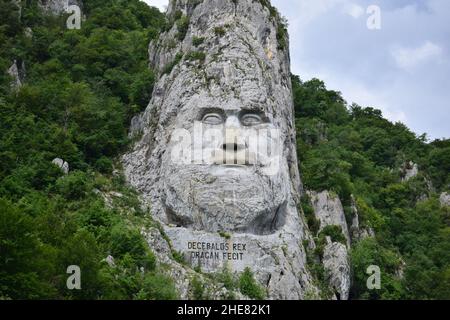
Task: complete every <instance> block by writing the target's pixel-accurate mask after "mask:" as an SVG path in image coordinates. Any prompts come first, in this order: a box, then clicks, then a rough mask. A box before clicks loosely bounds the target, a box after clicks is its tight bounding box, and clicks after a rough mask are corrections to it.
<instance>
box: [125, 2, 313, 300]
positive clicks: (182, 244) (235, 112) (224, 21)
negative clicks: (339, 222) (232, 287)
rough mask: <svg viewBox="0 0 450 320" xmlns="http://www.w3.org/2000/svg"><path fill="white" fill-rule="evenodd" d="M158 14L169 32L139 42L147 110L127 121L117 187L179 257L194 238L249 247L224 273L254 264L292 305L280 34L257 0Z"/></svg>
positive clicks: (291, 220)
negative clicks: (155, 74)
mask: <svg viewBox="0 0 450 320" xmlns="http://www.w3.org/2000/svg"><path fill="white" fill-rule="evenodd" d="M167 15H168V19H169V21H170V23H171V24H172V25H173V26H172V27H171V29H170V30H169V31H167V32H165V33H163V34H161V35H160V37H159V39H158V40H157V41H154V42H152V43H151V44H150V48H149V53H150V61H151V65H152V67H153V68H154V69H156V70H158V71H159V74H160V77H159V80H158V81H157V83H156V84H155V87H154V91H153V96H152V100H151V102H150V104H149V106H148V108H147V109H146V111H145V112H144V113H143V114H142V115H140V116H139V117H136V118H135V119H133V123H132V134H133V135H135V137H139V139H138V142H137V143H136V144H135V146H134V149H133V150H132V151H131V152H130V153H128V154H127V155H125V156H124V167H125V174H126V177H127V179H128V181H129V182H130V183H131V184H132V185H133V186H134V187H136V189H137V190H138V191H139V192H140V194H141V195H142V198H143V200H144V202H145V203H146V204H147V205H148V206H149V207H150V208H151V212H152V215H153V216H154V217H155V218H156V219H157V220H159V221H160V222H161V223H162V224H163V226H165V228H166V233H167V234H168V236H169V237H170V238H171V240H172V242H173V246H174V247H175V248H174V249H176V250H180V251H182V252H185V253H186V254H187V255H188V254H189V249H193V248H194V249H195V247H197V249H198V247H199V246H201V245H202V244H201V243H200V242H199V241H201V239H203V240H202V241H204V242H205V241H206V242H208V243H215V244H219V245H222V243H221V242H225V241H221V240H220V239H221V238H220V236H219V235H218V234H222V236H223V234H228V235H231V237H232V239H234V241H238V238H241V239H240V240H239V241H241V242H246V243H248V246H247V245H246V244H245V243H244V244H243V247H240V248H246V250H250V247H251V246H253V247H254V248H255V250H254V251H253V253H254V254H255V255H256V256H251V255H248V257H245V256H240V262H237V264H235V269H236V270H243V268H245V267H246V265H248V264H249V263H252V264H253V267H254V269H255V268H256V269H257V265H258V263H261V266H262V265H264V270H266V274H265V275H263V276H261V278H262V279H263V280H264V281H267V279H269V280H270V279H272V281H274V282H276V281H278V282H277V283H278V285H281V283H283V281H282V280H280V279H278V278H280V277H282V278H283V279H285V280H284V281H285V282H286V289H285V290H288V291H289V292H291V293H290V295H291V296H292V297H295V298H297V297H299V296H301V292H302V291H304V288H303V289H302V288H301V286H300V285H299V280H298V279H297V280H295V279H296V278H294V280H293V278H292V277H298V274H301V273H302V272H304V273H306V271H304V266H303V260H304V259H303V258H304V252H303V251H302V249H301V248H302V246H301V241H302V238H304V229H303V222H302V219H301V218H300V217H299V214H298V211H297V200H298V196H299V192H300V179H299V175H298V167H297V156H296V143H295V129H294V123H293V102H292V90H291V81H290V62H289V51H288V39H287V36H286V32H285V29H284V26H283V24H282V22H281V21H280V18H279V16H278V14H277V13H276V12H275V11H274V9H273V8H272V7H271V6H270V5H267V4H266V2H265V1H253V0H240V1H233V0H204V1H197V2H195V1H188V0H178V1H171V2H170V4H169V8H168V12H167ZM138 134H140V135H138ZM196 232H197V233H196ZM244 238H245V239H244ZM250 239H251V240H250ZM244 240H245V241H244ZM189 241H191V244H189ZM192 241H194V244H192ZM261 241H267V244H268V245H267V251H261V250H262V249H261V248H263V247H264V246H265V245H264V244H262V243H261ZM204 242H203V243H204ZM250 242H251V243H250ZM257 242H258V243H257ZM186 243H188V244H187V245H186ZM291 246H292V249H291V248H290V247H291ZM205 247H206V249H205ZM211 247H214V245H209V246H204V247H203V249H205V250H206V251H208V248H210V249H211ZM222 247H223V248H222V249H224V248H226V249H224V250H225V251H227V250H228V251H229V250H231V249H230V248H229V245H227V244H224V245H223V246H222ZM269 247H270V248H269ZM236 248H237V247H236ZM256 248H258V249H256ZM282 248H283V250H284V249H288V250H291V252H292V254H293V255H295V257H293V259H297V260H296V261H297V262H292V261H291V262H289V263H286V265H289V268H290V269H293V270H290V271H288V270H287V269H286V268H287V267H286V265H284V266H281V264H283V262H282V260H283V259H284V258H283V257H282V254H283V250H282ZM214 249H216V250H217V249H218V247H217V246H216V247H214ZM258 250H259V251H258ZM210 251H211V250H210ZM260 251H261V252H260ZM210 253H211V252H210ZM278 254H280V255H281V256H280V258H275V257H274V255H278ZM193 257H194V258H199V257H201V255H199V254H198V253H197V255H196V256H195V255H193ZM215 257H216V258H217V259H218V260H220V259H222V257H223V258H224V259H225V258H226V257H227V256H226V255H223V256H222V254H220V255H217V256H215ZM228 257H229V256H228ZM199 259H200V258H199ZM191 260H192V259H191ZM258 261H260V262H258ZM222 262H223V261H222ZM198 263H200V264H204V261H198ZM268 264H269V265H271V267H268V266H267V265H268ZM277 264H278V265H277ZM206 265H207V267H206V269H207V270H216V269H217V268H219V267H220V266H221V265H222V263H219V262H217V263H206ZM208 268H209V269H208ZM271 268H272V269H273V271H270V270H272V269H271ZM294 269H295V270H294ZM267 270H269V271H267ZM276 270H278V271H276ZM279 270H283V271H282V272H279ZM256 271H257V270H256ZM271 272H274V274H275V273H276V272H277V273H278V275H276V276H273V277H271V276H270V273H271ZM257 273H258V271H257ZM280 274H281V276H280ZM295 274H297V275H295ZM289 277H291V278H289ZM276 279H278V280H276ZM305 279H306V278H305ZM305 279H303V280H304V281H306V280H305ZM289 282H295V283H294V284H290V285H287V284H288V283H289ZM300 282H301V281H300ZM292 286H294V287H295V290H297V291H295V290H294V289H292V288H291V287H292ZM297 287H298V288H297ZM283 290H284V289H283ZM292 292H297V295H294V294H292Z"/></svg>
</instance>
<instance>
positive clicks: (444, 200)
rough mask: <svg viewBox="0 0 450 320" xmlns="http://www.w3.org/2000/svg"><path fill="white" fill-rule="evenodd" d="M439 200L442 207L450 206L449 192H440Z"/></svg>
mask: <svg viewBox="0 0 450 320" xmlns="http://www.w3.org/2000/svg"><path fill="white" fill-rule="evenodd" d="M439 201H440V203H441V206H442V207H450V194H448V193H447V192H443V193H441V196H440V197H439Z"/></svg>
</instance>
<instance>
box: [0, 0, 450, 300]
mask: <svg viewBox="0 0 450 320" xmlns="http://www.w3.org/2000/svg"><path fill="white" fill-rule="evenodd" d="M22 3H23V5H24V6H23V8H22V11H21V12H19V10H18V8H17V7H16V6H15V5H14V4H13V2H12V1H8V0H0V70H1V72H0V123H1V126H0V299H1V298H6V299H8V298H11V299H43V298H49V299H172V298H176V297H177V293H176V291H175V289H174V286H173V282H172V280H171V279H168V278H167V277H166V276H165V275H164V274H163V271H164V270H162V267H161V266H158V265H157V264H156V263H155V256H154V254H153V253H152V252H151V250H150V249H149V248H148V246H147V245H146V244H145V242H144V239H143V238H142V236H141V234H140V227H142V226H145V225H147V224H152V223H153V222H152V221H148V219H147V218H145V219H144V214H145V212H142V210H141V209H140V207H139V203H138V200H137V196H136V194H135V193H134V192H133V191H132V190H129V189H128V188H127V187H125V183H124V180H123V177H122V176H121V175H120V173H118V172H120V168H118V164H117V163H116V161H115V160H116V157H117V156H118V155H120V153H121V152H122V151H123V150H124V149H125V148H126V147H127V146H128V145H129V140H128V137H127V129H128V125H129V123H130V119H131V117H132V116H133V115H135V114H136V113H138V112H140V111H142V110H143V109H144V108H145V107H146V105H147V103H148V101H149V100H150V95H151V92H152V85H153V81H154V74H153V72H152V70H149V69H148V67H147V65H148V63H147V45H148V43H149V40H150V39H152V38H154V37H157V36H158V34H159V33H160V31H161V30H164V29H165V28H166V24H167V22H166V19H165V17H164V16H163V15H162V14H161V13H160V12H159V11H158V10H157V9H155V8H149V7H148V6H147V5H145V4H144V3H142V2H140V1H138V0H84V1H83V3H84V6H85V7H84V8H85V11H86V12H85V13H86V15H87V20H86V21H84V22H83V27H82V29H81V30H67V29H66V28H65V27H64V26H65V19H63V18H56V17H51V16H48V15H44V14H43V13H42V12H41V11H40V10H39V9H38V7H37V6H36V2H35V1H22ZM19 14H20V16H19ZM27 28H30V29H31V31H32V35H30V34H29V32H28V31H27ZM283 30H284V28H283ZM283 30H282V31H283ZM283 35H284V33H283ZM283 37H284V36H283ZM283 37H282V38H283ZM197 42H198V43H200V40H199V39H197ZM14 60H16V61H17V64H18V65H19V66H21V65H22V62H24V65H25V66H26V69H25V70H23V72H24V73H25V74H26V77H25V79H24V84H23V86H22V87H21V88H19V89H15V88H13V87H11V85H10V83H11V78H10V77H9V76H8V75H7V73H6V70H7V69H8V68H9V67H10V66H11V64H12V63H13V61H14ZM292 80H293V89H294V98H295V110H296V118H297V123H296V125H297V129H298V155H299V158H300V159H299V163H300V167H301V173H302V178H303V181H304V184H305V186H306V188H308V189H311V190H316V191H319V190H325V189H327V190H332V191H334V192H336V193H337V194H338V195H339V197H340V199H341V200H342V201H343V203H344V206H345V207H346V210H347V211H349V210H350V209H349V207H350V204H351V195H354V197H355V198H356V203H357V206H358V210H359V212H360V215H361V218H362V224H363V225H364V226H368V227H371V228H373V229H374V230H375V233H376V238H373V239H372V238H370V239H366V240H363V241H361V242H359V243H357V244H356V245H355V246H354V248H353V250H352V266H353V273H354V286H353V293H352V297H353V298H355V299H359V298H368V299H398V298H403V299H412V298H423V299H439V298H446V299H449V298H450V292H449V290H450V265H449V263H450V226H449V223H450V219H449V212H448V209H443V208H441V207H440V204H439V200H438V195H439V193H440V192H441V191H448V188H449V184H450V178H449V172H450V142H449V140H437V141H434V142H431V143H428V142H427V141H426V138H425V136H420V137H417V136H416V135H415V134H414V133H412V132H411V131H410V130H408V128H406V127H405V126H404V125H403V124H400V123H396V124H393V123H391V122H389V121H387V120H386V119H384V118H383V117H382V114H381V112H380V111H378V110H376V109H373V108H363V107H360V106H357V105H352V106H350V107H348V106H347V105H346V103H345V101H344V100H343V99H342V97H341V95H340V94H339V93H337V92H334V91H329V90H327V89H326V88H325V85H324V83H323V82H321V81H319V80H316V79H314V80H311V81H308V82H302V81H301V80H300V79H299V78H298V77H296V76H293V79H292ZM56 157H60V158H63V159H64V160H66V161H67V162H68V163H69V164H70V173H69V174H68V175H64V173H63V172H62V171H61V170H60V169H59V168H58V167H56V166H55V165H53V164H52V160H53V159H54V158H56ZM407 161H414V162H415V163H417V164H418V165H419V167H420V174H419V176H417V177H415V178H413V179H411V180H409V181H406V182H402V180H401V176H400V171H399V168H400V167H401V166H402V165H403V164H404V163H405V162H407ZM115 169H119V170H115ZM429 182H431V184H432V187H431V188H430V183H429ZM112 191H114V193H113V192H112ZM117 192H119V194H118V193H117ZM316 227H317V226H316ZM108 255H112V256H114V259H115V261H114V264H111V261H109V263H108V262H107V261H105V258H106V257H107V256H108ZM80 263H82V265H80V267H82V270H83V280H82V281H83V282H82V286H83V290H81V291H69V290H67V288H66V279H67V276H68V275H67V274H66V268H67V266H68V265H71V264H80ZM368 264H376V265H379V266H380V268H381V269H382V270H385V272H386V273H385V274H384V276H383V279H382V289H381V290H375V291H369V290H367V288H366V285H365V281H366V279H367V275H366V273H365V272H366V269H365V268H366V267H367V265H368ZM399 272H400V273H403V276H400V275H399ZM55 275H57V276H55ZM222 282H224V283H225V281H222ZM238 286H239V287H240V289H241V291H242V292H243V293H246V294H247V295H248V296H253V297H255V298H261V297H264V293H263V292H262V291H261V289H260V288H259V287H258V286H257V285H256V284H255V283H254V281H253V279H252V275H251V272H250V270H247V271H246V273H244V274H243V275H242V277H241V278H240V279H239V285H238ZM197 291H198V292H200V291H201V288H198V290H197ZM198 295H200V296H201V294H198Z"/></svg>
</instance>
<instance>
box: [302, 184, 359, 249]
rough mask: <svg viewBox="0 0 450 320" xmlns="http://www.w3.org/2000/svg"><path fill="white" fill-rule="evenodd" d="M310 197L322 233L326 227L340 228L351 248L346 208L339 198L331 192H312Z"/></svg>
mask: <svg viewBox="0 0 450 320" xmlns="http://www.w3.org/2000/svg"><path fill="white" fill-rule="evenodd" d="M309 196H310V198H311V203H312V205H313V208H314V214H315V215H316V218H317V219H318V220H319V221H320V231H322V230H323V228H325V227H326V226H340V227H341V229H342V234H343V235H344V237H345V239H346V240H347V247H349V248H350V233H349V232H348V226H347V221H346V220H345V213H344V208H343V207H342V203H341V200H340V199H339V197H338V196H335V195H331V194H330V192H329V191H322V192H320V193H317V192H314V191H310V192H309Z"/></svg>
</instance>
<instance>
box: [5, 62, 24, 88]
mask: <svg viewBox="0 0 450 320" xmlns="http://www.w3.org/2000/svg"><path fill="white" fill-rule="evenodd" d="M8 74H9V75H10V76H11V78H12V82H11V87H12V89H13V90H18V89H20V87H22V81H23V79H24V77H25V64H24V62H22V64H21V65H20V67H19V66H18V65H17V61H16V60H14V63H13V64H12V65H11V67H10V68H9V69H8Z"/></svg>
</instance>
